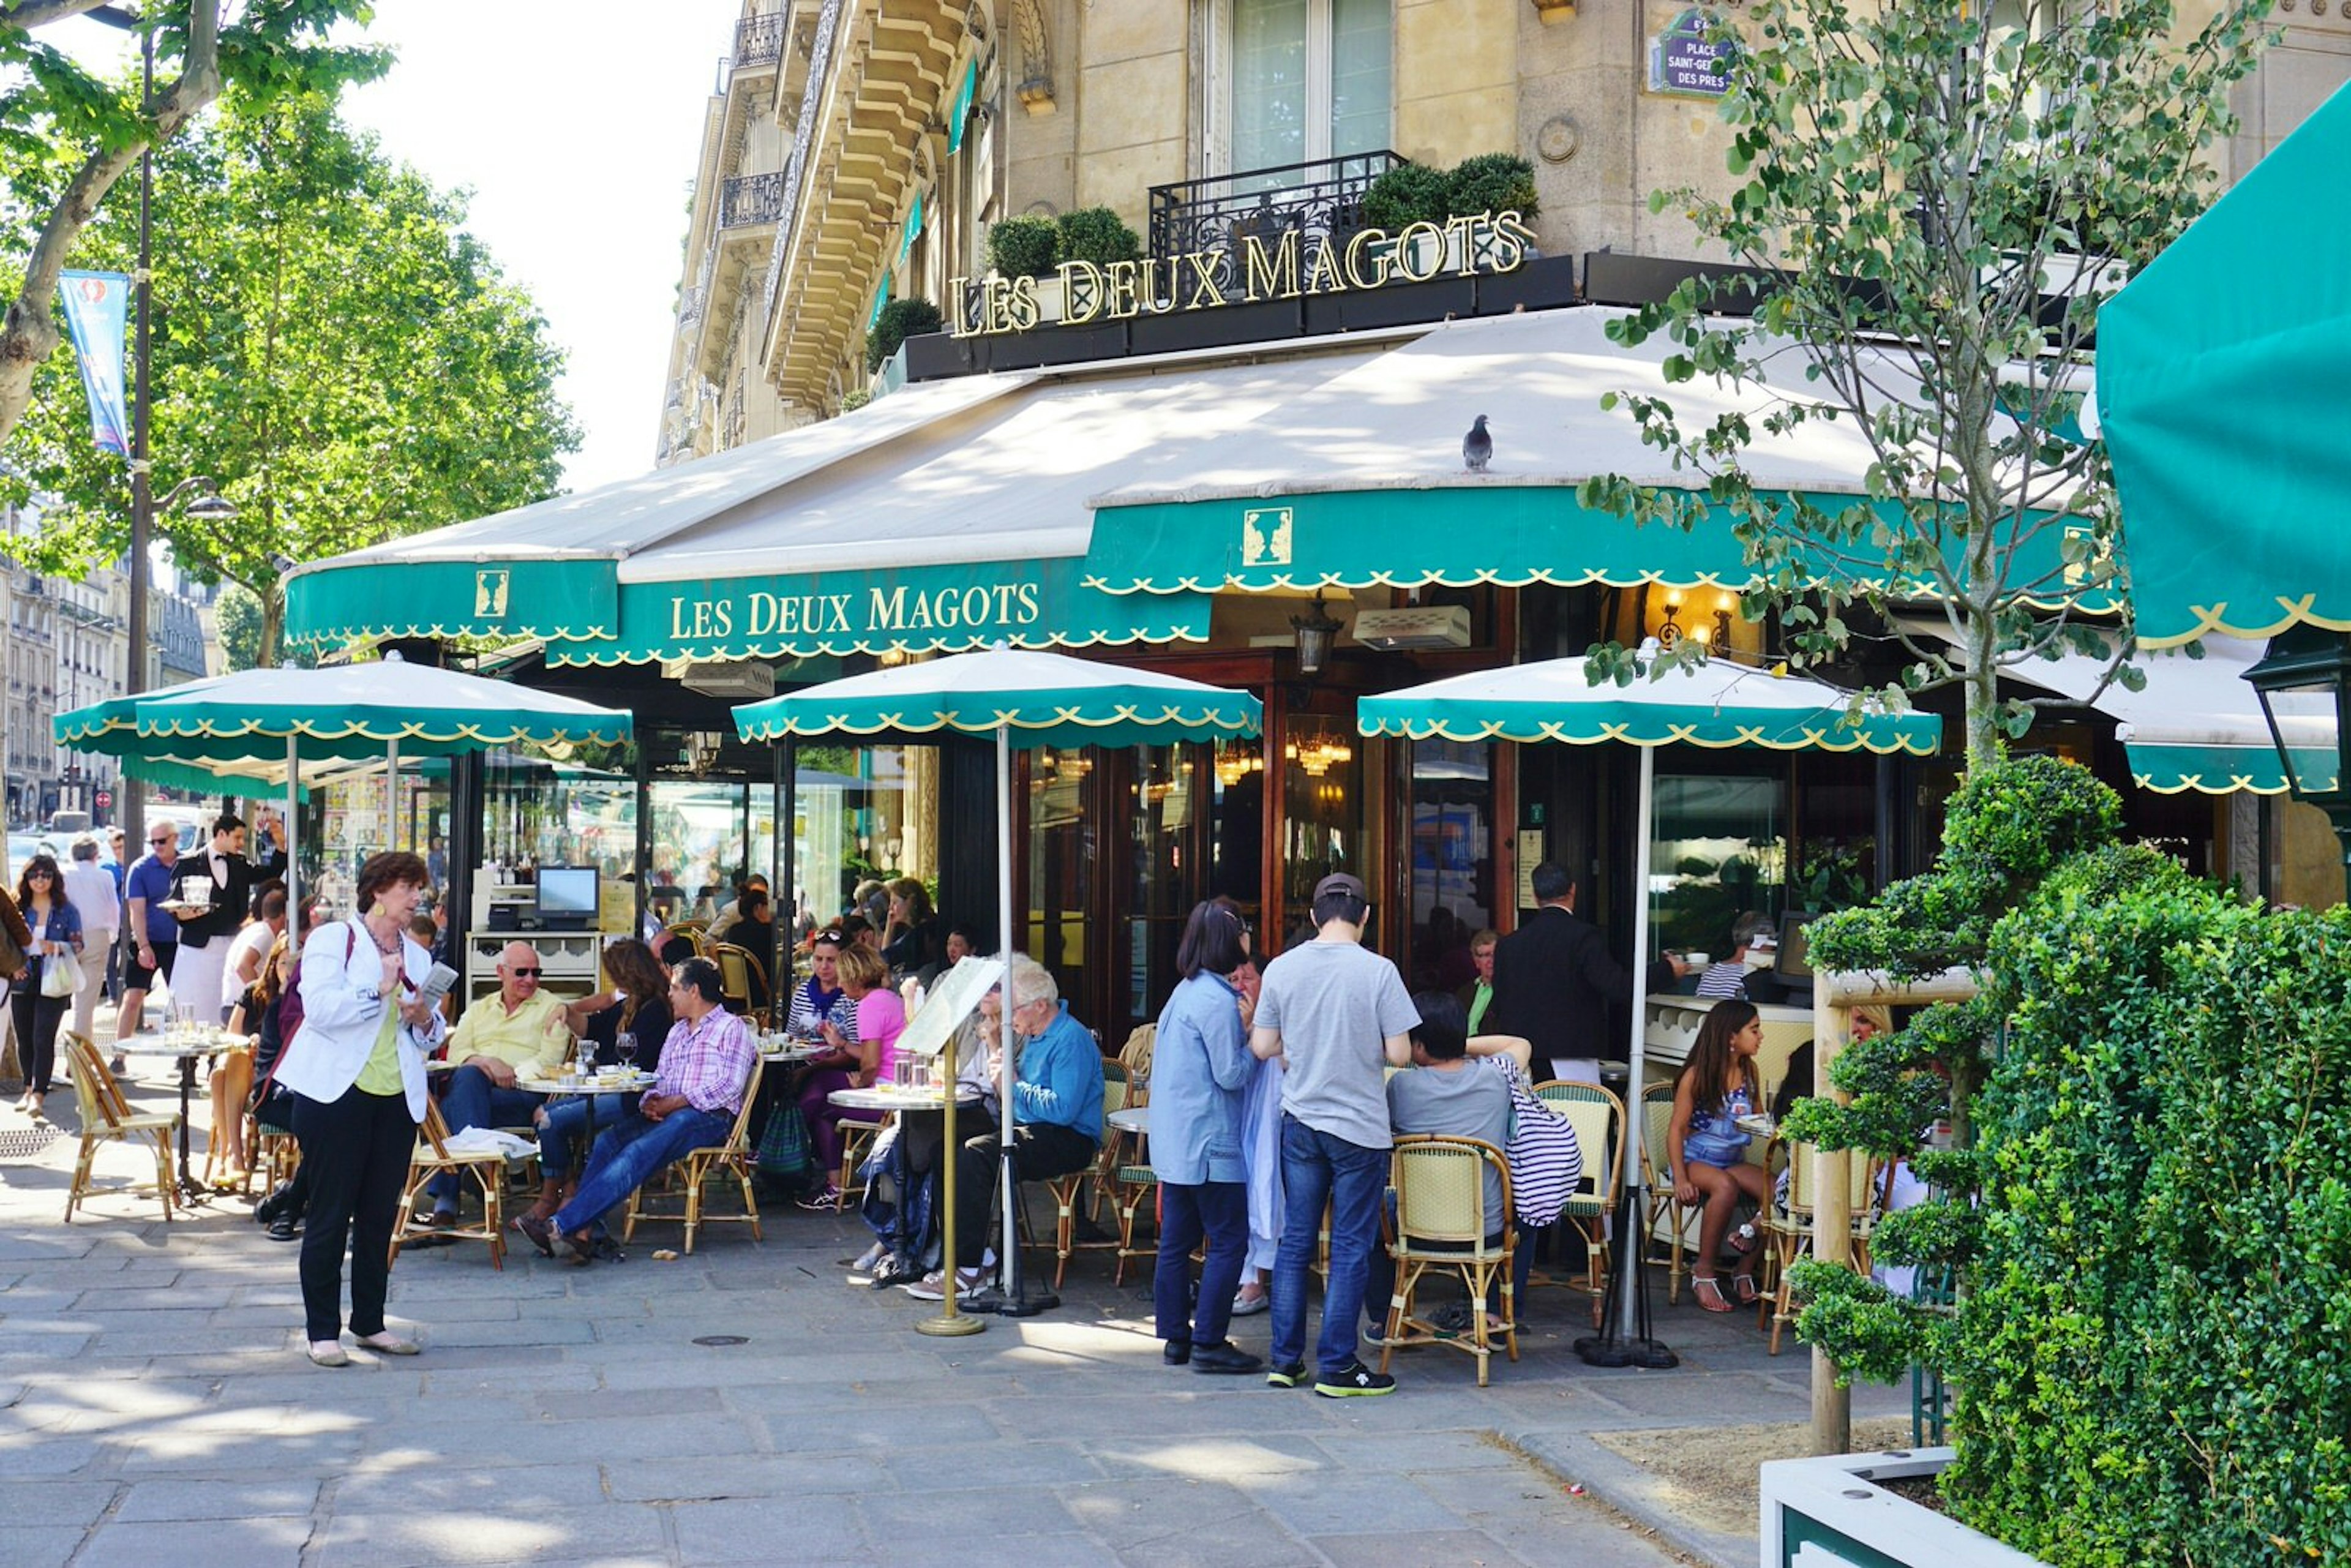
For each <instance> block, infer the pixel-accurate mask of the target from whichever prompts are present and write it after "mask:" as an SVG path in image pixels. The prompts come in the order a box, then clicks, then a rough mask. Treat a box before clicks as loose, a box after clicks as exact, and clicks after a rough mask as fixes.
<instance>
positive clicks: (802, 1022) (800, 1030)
mask: <svg viewBox="0 0 2351 1568" xmlns="http://www.w3.org/2000/svg"><path fill="white" fill-rule="evenodd" d="M827 1022H830V1023H831V1025H832V1027H833V1028H835V1029H837V1030H840V1031H841V1033H842V1034H844V1035H846V1036H848V1037H849V1038H850V1039H851V1040H855V1039H856V1038H857V1004H856V1003H855V1002H852V1001H851V1000H850V999H849V993H848V992H846V991H835V992H833V993H832V995H831V1000H829V1001H828V1000H825V999H824V998H823V993H821V992H820V991H819V990H818V989H817V984H816V981H815V980H814V979H807V980H803V981H801V982H800V983H799V985H797V986H794V987H793V988H792V1005H791V1007H790V1008H789V1009H788V1010H787V1011H786V1012H785V1014H784V1032H785V1033H786V1034H788V1035H790V1036H791V1037H792V1038H793V1039H795V1040H814V1039H816V1038H817V1037H818V1036H819V1035H820V1034H822V1033H823V1032H824V1025H825V1024H826V1023H827Z"/></svg>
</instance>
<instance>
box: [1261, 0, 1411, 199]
mask: <svg viewBox="0 0 2351 1568" xmlns="http://www.w3.org/2000/svg"><path fill="white" fill-rule="evenodd" d="M1227 15H1228V23H1227V26H1228V37H1229V39H1230V45H1229V47H1230V51H1231V56H1230V57H1231V67H1230V81H1229V87H1228V94H1229V96H1228V100H1227V102H1226V103H1225V105H1224V106H1223V107H1224V110H1225V114H1226V121H1227V162H1226V171H1227V172H1244V171H1247V170H1251V169H1270V168H1276V167H1279V166H1280V165H1283V164H1289V163H1303V162H1309V161H1311V160H1318V159H1323V158H1336V157H1343V156H1344V155H1346V154H1347V153H1350V152H1378V151H1380V150H1381V149H1383V148H1384V147H1386V146H1387V144H1388V140H1389V102H1390V98H1391V89H1390V85H1389V84H1390V80H1391V77H1392V74H1393V72H1392V63H1391V62H1392V59H1393V57H1394V53H1395V45H1394V33H1395V25H1394V21H1393V19H1392V17H1391V16H1390V5H1389V0H1228V5H1227Z"/></svg>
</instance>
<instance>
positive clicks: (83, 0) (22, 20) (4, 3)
mask: <svg viewBox="0 0 2351 1568" xmlns="http://www.w3.org/2000/svg"><path fill="white" fill-rule="evenodd" d="M105 4H106V0H14V4H10V3H8V0H0V27H15V28H17V29H19V30H21V31H23V32H26V33H29V32H31V31H32V30H33V29H34V28H36V27H46V26H48V25H49V24H50V23H52V22H62V21H64V20H66V19H67V18H68V17H69V16H88V15H89V13H91V12H92V11H95V10H97V9H98V8H99V6H100V5H105Z"/></svg>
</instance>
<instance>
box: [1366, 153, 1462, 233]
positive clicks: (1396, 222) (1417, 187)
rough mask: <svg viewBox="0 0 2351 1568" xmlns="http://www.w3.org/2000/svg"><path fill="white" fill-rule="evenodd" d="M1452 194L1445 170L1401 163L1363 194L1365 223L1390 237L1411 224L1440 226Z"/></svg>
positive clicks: (1424, 165)
mask: <svg viewBox="0 0 2351 1568" xmlns="http://www.w3.org/2000/svg"><path fill="white" fill-rule="evenodd" d="M1452 194H1453V191H1452V183H1451V182H1450V181H1448V180H1447V178H1446V176H1445V171H1444V170H1442V169H1439V168H1437V166H1436V165H1434V164H1430V163H1399V164H1397V165H1396V166H1395V167H1394V168H1392V169H1387V170H1384V171H1383V172H1381V174H1380V176H1379V178H1377V179H1375V180H1374V181H1373V182H1372V184H1371V188H1370V189H1369V190H1367V191H1365V192H1364V222H1365V223H1366V224H1368V225H1371V226H1372V227H1374V228H1375V229H1385V230H1387V231H1388V233H1390V234H1394V233H1395V232H1396V231H1397V230H1399V229H1402V228H1404V227H1405V226H1406V225H1411V224H1441V223H1443V222H1444V221H1445V219H1446V216H1447V209H1448V204H1449V203H1450V202H1451V200H1452Z"/></svg>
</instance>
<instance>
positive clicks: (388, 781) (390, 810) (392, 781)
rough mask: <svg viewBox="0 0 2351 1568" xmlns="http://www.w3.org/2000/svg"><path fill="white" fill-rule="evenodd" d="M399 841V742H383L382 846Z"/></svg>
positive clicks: (393, 845)
mask: <svg viewBox="0 0 2351 1568" xmlns="http://www.w3.org/2000/svg"><path fill="white" fill-rule="evenodd" d="M399 842H400V742H398V741H397V740H387V741H385V742H384V743H383V847H384V848H385V849H387V850H390V849H393V848H396V847H397V846H398V844H399Z"/></svg>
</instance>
